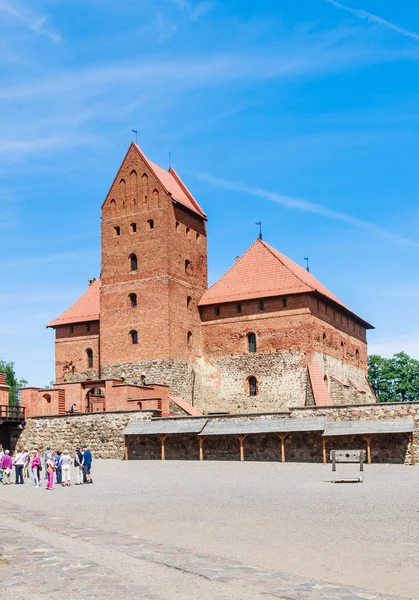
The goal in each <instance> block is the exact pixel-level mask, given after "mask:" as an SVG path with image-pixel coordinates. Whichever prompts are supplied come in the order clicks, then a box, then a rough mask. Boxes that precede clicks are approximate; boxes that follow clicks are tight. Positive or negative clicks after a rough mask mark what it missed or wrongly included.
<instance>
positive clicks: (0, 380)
mask: <svg viewBox="0 0 419 600" xmlns="http://www.w3.org/2000/svg"><path fill="white" fill-rule="evenodd" d="M0 385H6V375H5V374H4V373H0Z"/></svg>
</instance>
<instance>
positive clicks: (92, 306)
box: [47, 279, 101, 327]
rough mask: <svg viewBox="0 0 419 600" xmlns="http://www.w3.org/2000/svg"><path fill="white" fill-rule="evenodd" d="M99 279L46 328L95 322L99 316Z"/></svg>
mask: <svg viewBox="0 0 419 600" xmlns="http://www.w3.org/2000/svg"><path fill="white" fill-rule="evenodd" d="M100 283H101V282H100V279H96V280H95V281H93V282H92V283H91V284H90V285H89V287H88V288H87V290H86V291H85V292H84V294H82V295H81V296H80V298H79V299H78V300H76V302H75V303H74V304H73V305H72V306H70V308H68V309H67V310H66V311H64V312H63V313H62V314H61V315H60V316H59V317H57V318H56V319H53V320H52V321H50V322H49V323H48V324H47V327H58V326H59V325H67V324H70V323H84V322H85V321H97V320H99V314H100Z"/></svg>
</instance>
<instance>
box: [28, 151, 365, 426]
mask: <svg viewBox="0 0 419 600" xmlns="http://www.w3.org/2000/svg"><path fill="white" fill-rule="evenodd" d="M206 221H207V217H206V215H205V213H204V211H203V210H202V208H201V207H200V206H199V204H198V202H197V201H196V200H195V198H194V197H193V195H192V194H191V192H190V191H189V190H188V188H187V187H186V185H185V184H184V183H183V181H182V180H181V178H180V177H179V175H178V174H177V173H176V171H175V170H174V169H173V168H170V169H169V170H168V171H165V170H164V169H162V168H161V167H159V166H158V165H156V164H154V163H153V162H151V161H150V160H149V159H148V158H147V157H146V156H145V155H144V153H143V152H142V151H141V149H140V148H139V147H138V146H137V145H136V144H135V143H132V144H131V145H130V147H129V149H128V152H127V154H126V156H125V158H124V160H123V162H122V165H121V167H120V168H119V170H118V173H117V175H116V177H115V179H114V181H113V183H112V185H111V188H110V190H109V192H108V195H107V196H106V198H105V201H104V203H103V205H102V272H101V276H100V279H96V280H92V281H90V282H89V287H88V289H87V291H86V292H85V293H84V294H83V295H82V296H81V297H80V298H79V299H78V300H77V301H76V302H75V303H74V304H73V305H72V306H71V307H70V308H69V309H68V310H66V311H65V312H64V313H63V314H62V315H60V316H59V317H57V318H55V319H54V320H52V321H51V322H50V323H48V325H47V327H51V328H53V329H54V330H55V335H56V340H55V378H56V384H54V386H53V388H52V389H51V390H39V389H36V388H26V389H25V390H23V391H22V402H23V403H24V404H25V405H26V406H27V409H28V414H29V415H30V414H32V415H34V414H40V415H44V414H57V413H63V412H64V411H65V410H66V408H68V406H70V405H73V404H74V405H75V409H76V410H77V411H81V412H86V411H87V412H92V411H102V410H106V411H109V410H122V409H127V408H128V409H136V410H138V409H141V408H152V409H156V410H157V411H161V414H163V415H168V414H185V413H186V414H191V415H199V414H202V413H211V412H229V413H249V412H278V411H286V410H287V409H288V408H289V407H300V406H307V405H308V406H310V405H313V406H315V405H317V406H321V405H324V406H328V405H329V406H331V405H333V404H362V403H371V402H375V397H374V394H373V392H372V391H371V388H370V385H369V382H368V378H367V340H366V332H367V329H371V328H372V326H371V325H370V324H369V323H368V322H367V321H365V320H364V319H362V318H361V317H359V316H358V315H356V314H355V313H354V312H352V311H351V310H350V309H349V308H348V307H347V306H345V304H343V303H342V302H341V301H340V300H339V299H338V298H337V297H336V296H335V295H334V294H332V293H331V292H330V291H329V290H328V289H327V288H326V287H325V286H324V285H322V284H321V283H320V282H319V281H317V279H316V278H315V277H314V276H313V275H312V274H311V273H309V272H308V271H307V270H306V269H304V268H303V267H301V266H299V265H297V264H296V263H294V262H293V261H291V260H290V259H289V258H287V257H286V256H284V255H283V254H281V253H280V252H278V251H277V250H276V249H274V248H273V247H271V246H270V245H269V244H267V243H266V242H265V241H262V240H261V239H257V240H256V241H255V242H254V244H253V245H252V246H250V248H249V249H248V250H247V251H246V252H245V253H244V254H243V255H242V256H241V257H238V258H237V259H236V262H235V263H234V264H233V265H232V267H231V268H230V269H229V270H228V271H227V273H225V275H223V276H222V277H221V279H219V280H218V281H217V282H216V283H214V284H213V285H212V286H211V287H209V288H208V283H207V236H206Z"/></svg>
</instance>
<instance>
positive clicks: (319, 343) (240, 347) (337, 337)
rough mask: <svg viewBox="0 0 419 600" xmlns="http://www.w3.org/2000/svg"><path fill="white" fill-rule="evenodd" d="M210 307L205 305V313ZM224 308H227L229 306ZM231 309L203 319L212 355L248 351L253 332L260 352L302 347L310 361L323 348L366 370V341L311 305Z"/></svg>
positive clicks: (334, 355) (206, 345)
mask: <svg viewBox="0 0 419 600" xmlns="http://www.w3.org/2000/svg"><path fill="white" fill-rule="evenodd" d="M290 305H291V306H292V304H291V303H290V304H289V305H288V306H290ZM210 308H211V307H205V309H204V310H205V312H204V314H208V311H209V309H210ZM222 308H223V309H225V310H226V312H227V306H225V307H222ZM228 309H229V310H230V311H231V312H232V314H234V316H231V317H227V316H226V317H225V318H218V319H216V320H213V321H206V322H205V323H203V335H204V352H205V353H206V354H208V355H209V356H212V357H219V356H237V355H242V354H247V353H248V340H247V334H248V333H250V332H253V333H255V334H256V338H257V352H258V353H272V352H277V351H279V350H299V351H301V352H303V353H305V354H306V361H304V363H305V364H307V363H308V362H309V360H311V357H312V354H313V352H321V353H324V354H327V355H329V356H332V357H333V358H336V359H338V360H342V361H344V362H348V363H350V364H352V365H353V366H356V367H358V368H360V369H362V370H363V371H364V372H365V373H366V372H367V346H366V343H365V342H363V341H361V340H359V339H357V338H355V337H353V336H351V335H349V334H348V333H345V332H343V331H342V330H340V329H337V328H336V327H333V326H332V325H330V324H329V323H327V322H325V321H324V320H323V319H320V318H318V317H316V316H314V315H312V314H311V313H310V311H309V309H308V308H300V309H298V308H294V309H292V308H287V309H286V310H281V311H279V312H269V311H268V312H266V311H265V312H264V313H259V314H248V315H246V314H242V315H240V316H239V315H237V313H236V312H235V310H234V307H233V306H230V307H228ZM233 311H234V312H233ZM222 314H223V313H222ZM342 344H343V345H342ZM357 350H358V353H357Z"/></svg>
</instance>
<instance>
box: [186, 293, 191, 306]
mask: <svg viewBox="0 0 419 600" xmlns="http://www.w3.org/2000/svg"><path fill="white" fill-rule="evenodd" d="M191 302H192V298H191V296H188V297H187V298H186V308H190V307H191Z"/></svg>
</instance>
